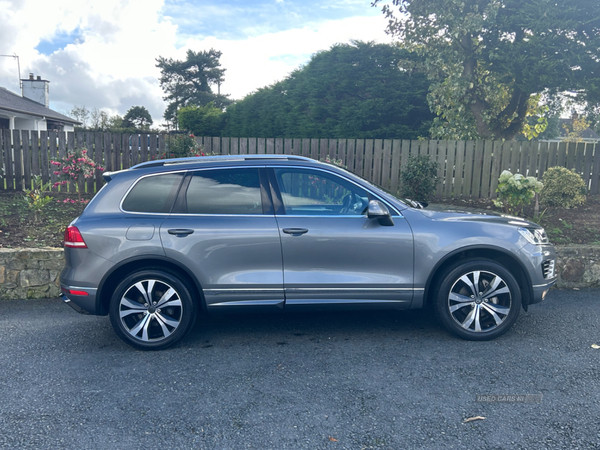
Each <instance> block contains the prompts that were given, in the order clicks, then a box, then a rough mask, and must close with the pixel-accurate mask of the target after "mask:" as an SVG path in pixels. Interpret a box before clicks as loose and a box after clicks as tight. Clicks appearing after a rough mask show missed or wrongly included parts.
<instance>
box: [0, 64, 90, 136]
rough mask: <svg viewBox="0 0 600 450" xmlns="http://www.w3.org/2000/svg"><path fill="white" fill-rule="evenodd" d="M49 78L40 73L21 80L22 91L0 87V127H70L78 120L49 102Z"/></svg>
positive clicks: (58, 128) (60, 128) (67, 129)
mask: <svg viewBox="0 0 600 450" xmlns="http://www.w3.org/2000/svg"><path fill="white" fill-rule="evenodd" d="M49 84H50V82H49V81H48V80H42V77H40V76H39V75H38V76H37V78H34V76H33V74H32V73H30V74H29V78H27V79H23V80H21V89H22V95H18V94H15V93H14V92H11V91H9V90H8V89H6V88H3V87H0V129H8V130H34V131H45V130H57V131H73V130H74V127H75V125H81V122H78V121H77V120H74V119H72V118H71V117H68V116H65V115H64V114H60V113H58V112H56V111H53V110H52V109H50V108H49V107H48V105H49V103H50V89H49Z"/></svg>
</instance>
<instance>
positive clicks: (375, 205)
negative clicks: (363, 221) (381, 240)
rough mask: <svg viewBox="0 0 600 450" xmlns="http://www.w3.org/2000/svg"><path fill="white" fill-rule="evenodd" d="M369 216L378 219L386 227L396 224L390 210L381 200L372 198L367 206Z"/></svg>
mask: <svg viewBox="0 0 600 450" xmlns="http://www.w3.org/2000/svg"><path fill="white" fill-rule="evenodd" d="M367 217H368V218H369V219H377V220H378V221H379V224H380V225H382V226H384V227H391V226H394V221H393V220H392V215H391V214H390V210H389V209H387V207H386V206H385V205H384V204H383V203H381V202H380V201H379V200H371V201H370V202H369V206H368V207H367Z"/></svg>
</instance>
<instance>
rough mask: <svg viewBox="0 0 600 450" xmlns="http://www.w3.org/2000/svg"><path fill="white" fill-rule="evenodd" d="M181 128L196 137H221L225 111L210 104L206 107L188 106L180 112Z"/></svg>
mask: <svg viewBox="0 0 600 450" xmlns="http://www.w3.org/2000/svg"><path fill="white" fill-rule="evenodd" d="M178 119H179V127H180V128H181V129H182V130H188V131H191V132H192V133H193V134H195V135H196V136H220V135H221V124H222V121H223V111H221V110H220V109H219V108H216V107H215V105H214V104H213V103H212V102H210V103H209V104H207V105H204V106H186V107H184V108H181V109H180V110H179V114H178Z"/></svg>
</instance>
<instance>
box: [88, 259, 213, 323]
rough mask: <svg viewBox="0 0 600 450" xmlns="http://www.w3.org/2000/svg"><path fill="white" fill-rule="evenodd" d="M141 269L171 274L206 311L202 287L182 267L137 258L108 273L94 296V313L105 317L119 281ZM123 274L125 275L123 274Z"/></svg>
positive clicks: (117, 266) (160, 261) (114, 267)
mask: <svg viewBox="0 0 600 450" xmlns="http://www.w3.org/2000/svg"><path fill="white" fill-rule="evenodd" d="M143 269H161V270H165V271H167V272H171V273H172V274H173V275H175V276H178V277H180V278H182V279H183V281H184V282H185V283H186V284H187V285H188V287H189V289H190V293H191V294H192V295H193V296H194V298H195V299H196V300H197V301H198V305H199V307H200V308H201V309H202V310H203V311H206V303H205V300H204V295H203V294H202V286H201V285H200V283H199V281H198V279H197V278H196V277H195V276H194V275H193V274H192V273H191V272H190V271H189V270H188V269H187V268H186V267H185V266H183V265H181V264H179V263H177V262H175V261H173V260H172V259H168V258H163V257H160V256H154V255H153V256H151V257H148V256H139V257H135V258H130V259H127V260H125V261H121V262H120V263H119V264H116V265H115V266H113V268H112V269H111V270H110V272H108V273H107V274H106V275H105V276H104V278H103V279H102V281H101V282H100V285H99V287H98V293H97V296H96V311H98V313H99V314H101V315H104V316H105V315H107V314H108V310H109V303H110V299H111V297H112V294H113V292H114V290H115V289H116V287H117V285H118V284H119V283H120V282H121V280H122V279H123V278H124V276H126V275H127V274H129V273H131V272H135V271H138V270H143ZM123 272H125V274H123Z"/></svg>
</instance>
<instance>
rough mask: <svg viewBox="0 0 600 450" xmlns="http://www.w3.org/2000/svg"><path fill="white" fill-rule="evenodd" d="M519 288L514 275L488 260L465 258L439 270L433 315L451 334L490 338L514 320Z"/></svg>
mask: <svg viewBox="0 0 600 450" xmlns="http://www.w3.org/2000/svg"><path fill="white" fill-rule="evenodd" d="M520 308H521V290H520V288H519V284H518V283H517V281H516V279H515V277H514V276H513V275H512V274H511V273H510V272H509V271H508V270H507V269H506V268H505V267H504V266H502V265H500V264H498V263H496V262H494V261H490V260H469V261H465V262H462V263H459V264H456V265H454V266H452V267H450V268H448V269H447V270H446V272H445V273H444V274H442V277H441V282H440V283H439V285H438V294H437V297H436V299H435V312H436V316H437V317H438V319H439V320H440V322H441V323H442V325H444V327H445V328H446V329H447V330H448V331H450V332H451V333H454V334H455V335H457V336H459V337H461V338H463V339H468V340H472V341H484V340H489V339H494V338H496V337H498V336H501V335H502V334H504V333H506V332H507V331H508V330H509V329H510V327H511V326H512V325H513V324H514V323H515V321H516V320H517V317H518V316H519V310H520Z"/></svg>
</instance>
